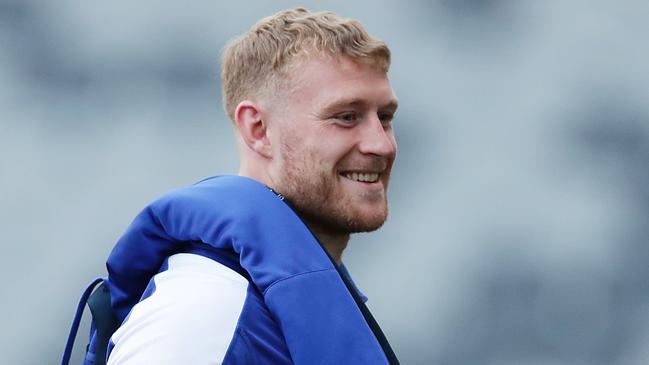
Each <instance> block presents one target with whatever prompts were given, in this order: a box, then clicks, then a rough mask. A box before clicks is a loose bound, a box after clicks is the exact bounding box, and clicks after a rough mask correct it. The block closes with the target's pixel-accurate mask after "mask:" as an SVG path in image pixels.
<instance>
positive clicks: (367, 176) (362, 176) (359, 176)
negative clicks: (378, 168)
mask: <svg viewBox="0 0 649 365" xmlns="http://www.w3.org/2000/svg"><path fill="white" fill-rule="evenodd" d="M345 177H346V178H348V179H350V180H354V181H362V182H376V181H378V180H379V174H378V173H372V172H367V173H363V172H348V173H346V174H345Z"/></svg>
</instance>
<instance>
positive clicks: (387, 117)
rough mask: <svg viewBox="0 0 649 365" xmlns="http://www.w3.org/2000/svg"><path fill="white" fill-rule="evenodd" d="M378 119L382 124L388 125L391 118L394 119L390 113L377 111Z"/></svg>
mask: <svg viewBox="0 0 649 365" xmlns="http://www.w3.org/2000/svg"><path fill="white" fill-rule="evenodd" d="M378 117H379V120H380V121H381V123H382V124H383V125H389V124H391V123H392V119H394V114H392V113H379V115H378Z"/></svg>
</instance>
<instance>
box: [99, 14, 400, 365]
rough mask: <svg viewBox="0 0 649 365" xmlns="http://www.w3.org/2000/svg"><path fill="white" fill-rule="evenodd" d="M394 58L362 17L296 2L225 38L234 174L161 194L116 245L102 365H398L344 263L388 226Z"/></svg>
mask: <svg viewBox="0 0 649 365" xmlns="http://www.w3.org/2000/svg"><path fill="white" fill-rule="evenodd" d="M389 64H390V51H389V49H388V47H387V46H386V45H385V44H384V43H383V42H382V41H380V40H377V39H375V38H372V37H371V36H369V35H368V34H367V33H366V31H365V30H364V29H363V27H362V26H361V24H360V23H358V22H357V21H354V20H349V19H343V18H340V17H339V16H337V15H336V14H333V13H330V12H322V13H311V12H309V11H307V10H305V9H293V10H287V11H283V12H280V13H277V14H275V15H273V16H270V17H268V18H264V19H262V20H261V21H259V22H258V23H257V24H256V25H254V26H253V28H252V29H251V30H250V31H249V32H247V33H245V34H244V35H243V36H241V37H240V38H238V39H236V40H234V41H233V42H232V43H231V44H230V45H228V47H227V48H226V49H225V51H224V55H223V71H222V87H223V101H224V107H225V110H226V112H227V114H228V116H229V118H230V119H231V120H232V121H233V124H234V127H235V130H236V137H237V142H238V147H239V153H240V157H241V161H240V171H239V176H238V177H234V176H223V177H215V178H211V179H207V180H205V181H203V182H200V183H198V184H196V185H194V186H192V187H189V188H185V189H181V190H178V191H176V192H172V193H170V194H167V195H166V196H164V197H162V198H161V199H159V200H158V201H156V202H154V203H152V204H151V205H150V206H149V207H147V208H146V209H145V210H144V211H143V212H142V213H140V215H139V216H138V217H137V218H136V220H135V221H134V222H133V224H132V225H131V227H129V230H128V231H127V232H126V233H125V235H124V236H123V237H122V238H121V239H120V241H119V242H118V244H117V246H116V247H115V249H114V250H113V252H112V253H111V257H110V258H109V260H108V265H107V266H108V269H109V283H110V285H109V287H110V291H111V297H112V305H113V310H114V311H115V313H116V316H117V319H118V321H120V322H122V325H121V326H120V328H119V329H118V330H117V331H116V332H115V333H114V334H113V336H112V338H111V341H110V345H109V351H108V352H109V355H108V363H109V364H125V363H126V364H148V363H152V364H178V363H188V364H202V363H206V364H207V363H209V364H215V363H219V364H220V363H224V364H292V363H299V364H381V363H393V364H394V363H398V362H397V360H396V358H395V357H394V354H393V353H392V350H391V349H390V346H389V345H388V343H387V340H386V339H385V337H384V336H383V334H382V332H381V330H380V328H378V325H377V324H376V322H375V321H374V319H373V318H372V316H371V314H370V313H369V311H368V310H367V308H366V307H365V305H364V304H363V301H364V300H363V299H362V295H361V294H360V293H359V292H358V291H357V289H356V288H355V286H354V285H353V283H352V282H351V280H350V278H349V277H348V273H347V271H346V270H345V268H344V266H343V265H342V253H343V250H344V249H345V247H346V246H347V242H348V240H349V236H350V234H351V233H355V232H367V231H373V230H376V229H378V228H379V227H380V226H381V225H382V224H383V222H384V221H385V219H386V217H387V198H386V194H387V188H388V181H389V178H390V171H391V168H392V163H393V161H394V159H395V156H396V142H395V138H394V134H393V131H392V119H393V116H394V113H395V111H396V109H397V100H396V97H395V95H394V92H393V90H392V88H391V87H390V83H389V81H388V78H387V71H388V67H389ZM271 189H272V190H271ZM296 213H297V215H295V214H296ZM320 245H322V246H320ZM323 248H324V250H323ZM145 287H146V289H145Z"/></svg>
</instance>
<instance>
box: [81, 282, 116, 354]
mask: <svg viewBox="0 0 649 365" xmlns="http://www.w3.org/2000/svg"><path fill="white" fill-rule="evenodd" d="M88 307H89V308H90V312H91V313H92V320H93V323H94V326H95V329H96V333H95V336H96V337H95V343H94V345H95V348H94V350H95V362H94V365H104V364H106V350H107V349H108V341H110V337H111V336H112V335H113V333H114V332H115V331H117V328H118V327H119V322H117V319H116V318H115V314H113V308H112V307H111V304H110V290H109V289H108V285H106V282H103V283H101V284H100V285H99V287H97V289H96V290H95V291H94V292H93V293H92V295H90V297H89V298H88Z"/></svg>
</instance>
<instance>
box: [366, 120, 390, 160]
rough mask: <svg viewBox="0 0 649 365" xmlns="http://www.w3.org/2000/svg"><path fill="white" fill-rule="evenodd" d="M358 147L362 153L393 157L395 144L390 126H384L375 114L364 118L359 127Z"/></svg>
mask: <svg viewBox="0 0 649 365" xmlns="http://www.w3.org/2000/svg"><path fill="white" fill-rule="evenodd" d="M359 149H360V152H361V153H364V154H373V155H377V156H383V157H387V158H393V157H394V156H395V155H396V152H397V144H396V141H395V139H394V132H393V131H392V127H391V126H387V127H386V126H385V125H384V124H383V123H381V120H380V119H379V118H378V117H377V116H376V115H375V116H373V117H372V118H370V119H368V120H366V123H364V126H363V128H362V129H361V136H360V143H359Z"/></svg>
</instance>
